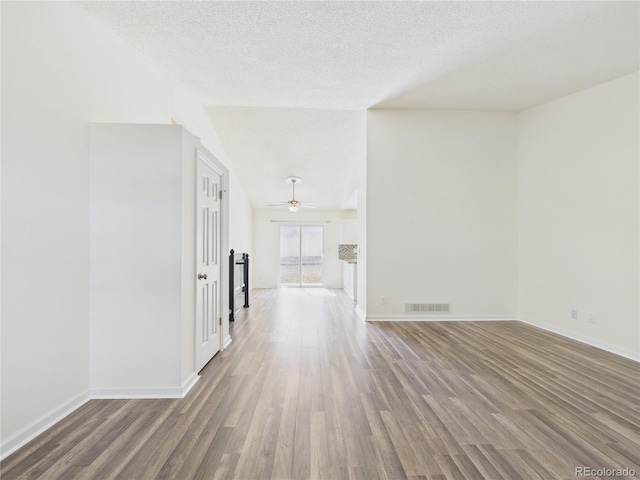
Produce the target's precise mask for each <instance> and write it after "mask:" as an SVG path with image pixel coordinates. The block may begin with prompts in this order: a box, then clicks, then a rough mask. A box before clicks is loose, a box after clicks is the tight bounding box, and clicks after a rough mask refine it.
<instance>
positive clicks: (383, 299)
mask: <svg viewBox="0 0 640 480" xmlns="http://www.w3.org/2000/svg"><path fill="white" fill-rule="evenodd" d="M386 304H387V297H380V305H386Z"/></svg>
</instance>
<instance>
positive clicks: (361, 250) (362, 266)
mask: <svg viewBox="0 0 640 480" xmlns="http://www.w3.org/2000/svg"><path fill="white" fill-rule="evenodd" d="M354 157H355V161H354V164H355V175H356V183H355V184H356V186H357V195H358V197H357V198H358V214H357V222H358V227H357V229H358V266H357V267H356V278H357V285H356V290H357V292H356V298H357V301H356V312H357V313H358V315H359V316H360V318H362V319H365V318H366V316H367V127H366V122H365V126H364V127H363V128H362V130H361V131H360V137H359V138H358V143H357V144H356V150H355V152H354Z"/></svg>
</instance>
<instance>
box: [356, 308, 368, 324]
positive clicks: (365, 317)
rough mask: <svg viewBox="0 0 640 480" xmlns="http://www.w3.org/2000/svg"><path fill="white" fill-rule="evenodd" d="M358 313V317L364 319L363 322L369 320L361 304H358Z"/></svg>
mask: <svg viewBox="0 0 640 480" xmlns="http://www.w3.org/2000/svg"><path fill="white" fill-rule="evenodd" d="M356 315H357V316H358V318H359V319H360V320H362V321H363V322H366V321H367V316H366V315H365V313H364V312H363V311H362V309H361V308H360V305H356Z"/></svg>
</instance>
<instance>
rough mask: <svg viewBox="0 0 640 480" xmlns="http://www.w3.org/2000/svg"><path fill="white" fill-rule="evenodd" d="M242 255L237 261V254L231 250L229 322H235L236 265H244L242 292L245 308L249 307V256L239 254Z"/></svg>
mask: <svg viewBox="0 0 640 480" xmlns="http://www.w3.org/2000/svg"><path fill="white" fill-rule="evenodd" d="M238 255H242V257H241V259H237V260H236V253H235V252H234V251H233V249H232V250H231V252H229V321H230V322H233V321H235V312H236V307H235V299H236V298H235V297H236V294H235V290H236V283H235V274H236V265H242V292H243V293H244V305H243V307H244V308H248V307H249V254H248V253H242V254H238Z"/></svg>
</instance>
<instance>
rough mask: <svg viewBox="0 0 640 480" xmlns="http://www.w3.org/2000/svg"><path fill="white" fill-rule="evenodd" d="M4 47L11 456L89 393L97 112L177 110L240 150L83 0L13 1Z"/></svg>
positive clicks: (152, 114)
mask: <svg viewBox="0 0 640 480" xmlns="http://www.w3.org/2000/svg"><path fill="white" fill-rule="evenodd" d="M1 57H2V58H1V60H2V100H3V102H2V120H3V121H2V139H3V142H2V259H1V262H2V348H1V350H2V354H1V355H2V380H1V382H2V399H1V400H2V407H1V415H0V417H1V420H2V426H1V439H2V455H3V456H4V455H6V454H7V453H8V452H9V451H10V450H11V449H12V448H15V446H16V445H19V444H20V443H21V442H23V441H24V440H25V439H28V437H29V435H32V434H33V433H35V432H37V431H38V429H39V428H42V427H44V426H46V425H47V424H48V423H50V422H51V421H54V420H55V419H56V418H59V417H60V416H61V415H63V414H64V413H65V412H66V411H67V410H68V409H70V408H73V407H74V406H77V405H78V404H80V403H82V402H83V401H85V400H86V399H87V398H88V389H89V376H90V361H89V358H90V353H89V328H90V327H89V272H90V261H89V258H90V252H89V220H90V218H89V215H90V214H89V122H92V121H101V122H124V123H126V122H129V123H165V124H167V123H170V121H171V119H172V118H175V119H176V120H177V121H179V122H181V123H184V124H185V126H186V127H187V129H188V130H190V131H191V132H192V133H193V134H195V135H197V136H199V137H201V138H202V141H203V143H204V145H205V147H207V148H208V149H209V150H211V151H212V153H213V154H214V155H215V156H216V157H217V158H218V159H219V160H221V161H222V162H223V163H225V164H226V165H228V166H229V164H230V163H229V162H230V160H229V158H228V157H227V156H226V154H225V152H224V151H223V149H222V148H221V146H220V145H219V142H218V141H217V137H216V136H215V132H213V129H212V127H211V124H210V123H208V122H209V121H208V118H207V116H206V113H205V112H204V109H203V108H202V107H201V106H200V105H198V103H197V101H195V100H194V99H193V97H191V96H190V95H189V94H188V92H186V91H185V90H184V89H182V88H181V87H179V86H177V85H174V84H172V82H171V81H170V80H169V79H168V78H167V77H166V76H165V75H164V74H162V73H161V72H160V71H159V70H158V69H157V68H156V67H155V66H154V65H153V64H151V63H150V62H149V61H148V60H147V59H145V58H144V57H142V56H140V55H139V54H138V53H136V52H134V51H132V50H131V49H130V48H128V47H127V46H125V45H124V44H122V42H121V41H120V40H119V38H118V37H117V36H116V35H114V34H113V33H111V32H110V31H107V30H105V29H103V28H102V27H100V26H98V25H97V24H95V23H94V22H93V21H91V20H90V19H88V18H87V17H86V16H85V15H84V14H83V13H81V12H79V11H77V10H76V9H75V8H74V7H73V5H70V4H68V3H65V2H37V3H36V2H15V3H12V2H3V3H2V55H1ZM205 119H206V121H205ZM231 175H232V176H233V175H234V173H232V174H231ZM233 184H234V183H233V182H232V186H233ZM231 197H232V198H231V199H230V203H231V204H234V203H235V204H236V205H237V207H236V208H235V210H234V211H235V215H236V217H235V218H234V219H233V221H234V224H233V225H232V226H231V231H232V232H233V231H234V229H235V230H236V231H237V230H241V231H243V232H246V231H251V221H252V218H251V215H252V214H251V209H250V207H248V204H247V202H246V198H244V193H243V192H241V191H239V189H236V190H235V191H232V192H231ZM241 236H242V238H246V235H245V234H244V233H242V235H241ZM247 249H249V247H247ZM227 331H228V330H227Z"/></svg>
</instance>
